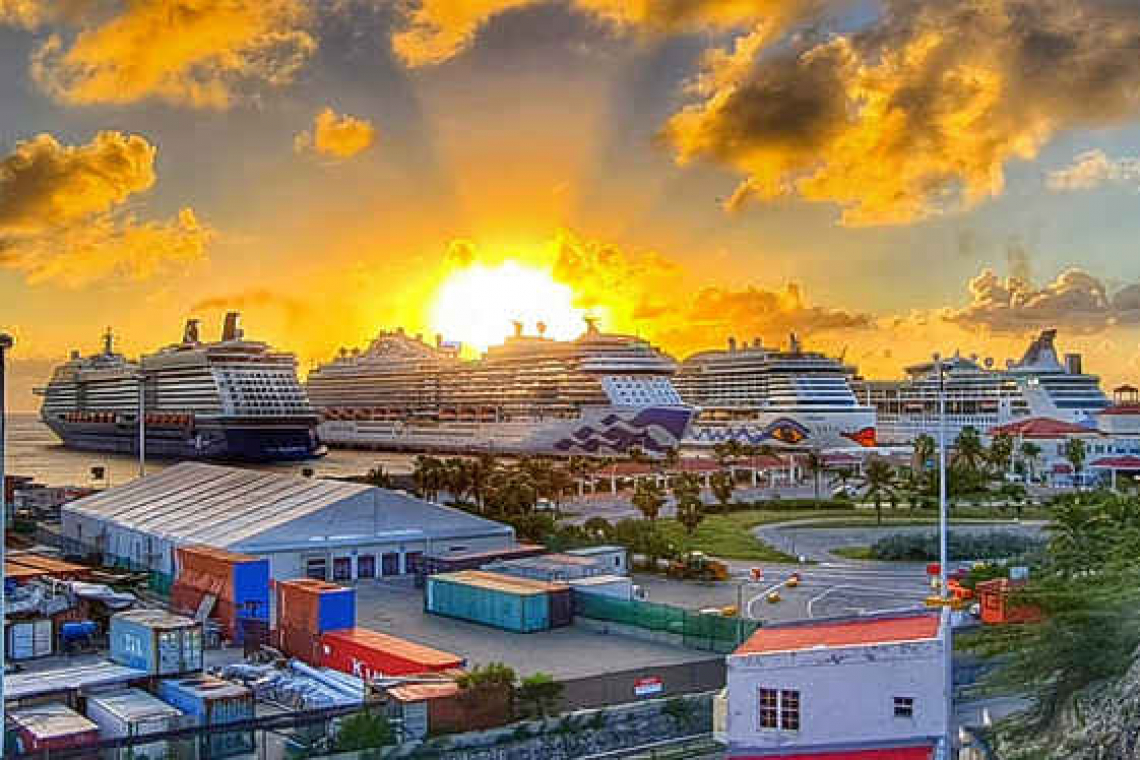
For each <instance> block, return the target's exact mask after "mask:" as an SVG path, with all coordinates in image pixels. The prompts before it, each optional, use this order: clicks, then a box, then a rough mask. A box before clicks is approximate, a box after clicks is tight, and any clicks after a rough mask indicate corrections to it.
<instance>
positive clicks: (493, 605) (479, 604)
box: [424, 570, 566, 633]
mask: <svg viewBox="0 0 1140 760" xmlns="http://www.w3.org/2000/svg"><path fill="white" fill-rule="evenodd" d="M550 586H551V584H543V583H540V582H538V581H531V580H527V579H523V578H514V577H511V576H504V575H496V574H494V573H484V572H480V571H477V570H464V571H463V572H459V573H446V574H442V575H433V576H429V577H428V579H427V587H426V589H425V592H424V608H425V609H426V610H427V611H428V612H430V613H433V614H436V615H444V616H446V617H454V618H459V619H461V620H469V621H471V622H474V623H482V624H483V625H489V626H492V627H494V628H499V629H502V630H505V631H514V632H516V633H532V632H534V631H545V630H547V629H549V628H550V627H551V620H550V606H551V605H550V596H551V595H550ZM563 588H566V587H563Z"/></svg>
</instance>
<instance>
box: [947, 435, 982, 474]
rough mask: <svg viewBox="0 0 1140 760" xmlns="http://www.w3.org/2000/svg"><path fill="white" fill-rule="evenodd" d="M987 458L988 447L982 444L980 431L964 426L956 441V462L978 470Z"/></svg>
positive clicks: (969, 468)
mask: <svg viewBox="0 0 1140 760" xmlns="http://www.w3.org/2000/svg"><path fill="white" fill-rule="evenodd" d="M986 458H987V457H986V447H985V446H984V445H983V444H982V439H981V437H980V436H979V435H978V431H977V430H975V429H974V428H972V427H968V426H967V427H964V428H962V432H961V433H959V434H958V438H957V440H955V441H954V464H955V465H960V466H962V467H965V468H966V469H967V470H971V471H973V472H978V471H980V470H981V468H982V465H983V464H984V463H985V461H986Z"/></svg>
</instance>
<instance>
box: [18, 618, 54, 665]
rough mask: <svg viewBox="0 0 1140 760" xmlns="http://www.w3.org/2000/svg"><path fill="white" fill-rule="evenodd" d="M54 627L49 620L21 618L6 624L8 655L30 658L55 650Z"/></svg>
mask: <svg viewBox="0 0 1140 760" xmlns="http://www.w3.org/2000/svg"><path fill="white" fill-rule="evenodd" d="M53 631H54V629H53V626H52V622H51V621H50V620H46V619H45V620H23V621H17V622H14V623H12V624H11V625H9V626H8V657H9V659H12V660H31V659H35V658H36V657H47V656H48V655H50V654H51V653H52V652H53V651H55V646H54V644H55V636H54V633H53Z"/></svg>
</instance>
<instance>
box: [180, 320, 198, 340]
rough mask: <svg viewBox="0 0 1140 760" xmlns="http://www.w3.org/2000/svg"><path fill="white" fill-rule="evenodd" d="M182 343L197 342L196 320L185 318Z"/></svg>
mask: <svg viewBox="0 0 1140 760" xmlns="http://www.w3.org/2000/svg"><path fill="white" fill-rule="evenodd" d="M182 342H183V343H197V342H198V320H196V319H188V320H186V329H185V330H183V331H182Z"/></svg>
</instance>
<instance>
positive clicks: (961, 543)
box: [871, 531, 1044, 562]
mask: <svg viewBox="0 0 1140 760" xmlns="http://www.w3.org/2000/svg"><path fill="white" fill-rule="evenodd" d="M1043 543H1044V542H1042V541H1041V540H1039V539H1035V538H1031V537H1029V536H1026V535H1023V534H1020V533H1003V532H999V531H994V532H991V533H985V534H966V535H962V534H955V533H953V532H951V534H950V545H949V547H948V549H949V551H950V559H952V560H965V559H1005V558H1010V557H1020V556H1022V555H1024V554H1027V553H1029V552H1031V551H1034V550H1036V549H1039V548H1040V547H1041V546H1042V545H1043ZM871 556H872V557H873V558H874V559H878V560H885V561H893V562H932V561H935V560H937V559H938V558H939V542H938V535H937V534H936V533H918V534H912V533H896V534H894V535H890V536H884V537H883V538H880V539H879V540H878V541H876V542H875V543H874V544H873V545H872V546H871Z"/></svg>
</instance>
